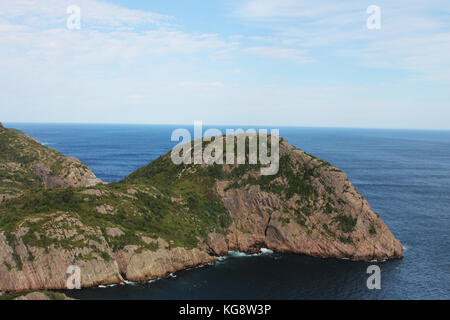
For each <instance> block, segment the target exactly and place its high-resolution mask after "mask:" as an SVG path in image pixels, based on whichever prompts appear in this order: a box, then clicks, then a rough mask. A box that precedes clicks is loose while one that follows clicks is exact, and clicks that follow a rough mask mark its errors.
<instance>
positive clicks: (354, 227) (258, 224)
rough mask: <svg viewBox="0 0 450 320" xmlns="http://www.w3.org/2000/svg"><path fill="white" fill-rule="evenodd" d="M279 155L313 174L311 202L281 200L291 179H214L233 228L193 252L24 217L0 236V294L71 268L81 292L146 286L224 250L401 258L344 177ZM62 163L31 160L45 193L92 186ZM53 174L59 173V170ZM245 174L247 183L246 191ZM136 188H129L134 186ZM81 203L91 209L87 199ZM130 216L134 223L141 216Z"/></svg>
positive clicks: (64, 221)
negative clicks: (272, 188) (54, 166)
mask: <svg viewBox="0 0 450 320" xmlns="http://www.w3.org/2000/svg"><path fill="white" fill-rule="evenodd" d="M26 142H27V143H28V140H26ZM30 143H31V142H30ZM32 143H35V142H32ZM44 151H45V150H44ZM44 151H41V152H40V153H39V154H40V155H42V154H43V152H44ZM280 156H281V157H284V158H283V159H284V160H285V161H288V162H289V163H290V166H291V169H292V172H290V174H292V175H291V177H292V176H294V177H297V176H298V175H296V174H297V173H298V172H309V173H311V174H309V176H308V187H309V188H311V190H315V191H314V192H313V193H312V196H311V195H310V196H304V195H302V194H304V193H302V190H301V188H300V187H299V188H300V189H299V192H297V193H296V192H294V193H292V192H291V193H287V192H286V191H285V190H288V189H289V188H288V187H289V186H290V183H291V184H292V183H293V184H295V183H296V182H298V181H293V180H292V179H291V182H289V181H288V180H289V179H287V178H286V176H283V175H279V176H274V177H273V178H272V180H270V179H271V178H267V179H266V180H264V184H258V183H255V181H259V180H258V179H260V178H261V177H260V176H259V174H258V173H257V172H259V171H258V170H256V171H255V172H256V173H255V172H249V173H246V174H244V175H243V176H242V177H240V178H239V179H240V181H237V182H239V183H237V184H236V181H231V180H227V179H226V178H223V179H220V180H219V179H216V180H215V181H216V182H215V184H214V190H213V191H214V193H215V194H217V195H218V196H219V198H220V199H222V201H223V203H224V205H225V207H226V209H227V210H228V212H229V214H230V217H231V225H230V227H229V228H228V230H226V232H224V234H219V233H215V232H214V233H210V234H209V235H208V237H207V239H204V238H202V239H200V238H199V240H200V242H199V245H198V247H197V248H182V247H174V245H173V244H174V242H173V240H171V239H162V238H158V239H151V238H147V237H143V240H144V241H145V242H146V243H147V244H150V243H153V242H155V244H156V243H157V245H155V246H154V248H155V249H154V250H150V249H145V248H142V247H138V246H136V245H135V244H133V243H130V244H126V245H125V246H124V247H122V248H121V249H114V247H113V246H111V243H110V242H111V239H113V238H114V239H117V238H119V237H121V236H122V235H123V231H121V229H120V227H121V226H120V225H116V227H115V228H113V227H112V226H109V225H107V228H105V232H103V231H102V230H101V228H100V227H92V226H87V225H84V224H83V223H82V221H81V220H79V219H78V218H77V214H76V213H75V214H72V215H71V214H70V213H68V212H52V213H46V214H41V215H39V217H36V216H33V217H28V218H25V219H24V220H23V221H21V223H20V224H18V225H17V226H16V230H15V231H14V232H13V233H12V234H11V233H9V234H7V233H6V232H4V231H1V229H0V291H21V290H36V289H64V288H66V279H67V275H66V270H67V267H68V266H70V265H73V264H76V265H77V266H78V267H80V269H81V285H82V286H83V287H89V286H95V285H99V284H111V283H118V282H121V281H124V279H128V280H131V281H147V280H150V279H155V278H158V277H162V276H165V275H167V274H169V273H171V272H175V271H178V270H182V269H185V268H190V267H194V266H197V265H203V264H209V263H213V262H214V261H216V260H217V257H218V256H222V255H226V254H227V253H228V252H229V251H231V250H233V251H236V250H238V251H242V252H247V253H254V252H257V251H259V250H260V249H261V248H263V247H265V248H268V249H271V250H274V251H278V252H290V253H299V254H307V255H311V256H319V257H333V258H350V259H354V260H384V259H394V258H401V257H403V249H402V246H401V244H400V242H399V241H398V240H397V239H396V238H395V237H394V235H393V234H392V233H391V232H390V231H389V229H388V228H387V226H386V225H385V224H384V222H383V221H382V220H381V219H380V217H379V216H378V215H377V214H376V213H375V212H373V211H372V209H371V208H370V206H369V204H368V203H367V201H366V200H365V199H364V198H363V197H362V196H361V195H360V194H359V193H358V192H357V191H356V189H355V188H354V187H353V185H352V184H351V183H350V181H349V180H348V179H347V176H346V175H345V174H344V173H343V172H341V171H340V170H338V169H337V168H335V167H333V166H332V165H330V164H328V163H325V162H323V161H321V160H320V159H317V158H315V157H312V156H310V155H308V154H306V153H304V152H303V151H301V150H298V149H296V148H294V147H293V146H291V145H289V144H288V143H287V141H286V140H282V141H281V143H280ZM61 161H62V163H66V164H67V166H65V170H66V171H64V173H60V174H57V175H55V174H54V171H55V170H53V171H52V170H51V168H50V167H48V166H47V165H45V164H39V163H36V162H35V163H34V164H33V166H32V167H31V168H32V169H33V170H34V172H35V174H36V175H37V176H39V177H41V179H42V181H43V183H44V186H45V187H55V186H60V187H64V186H75V187H77V186H83V185H84V186H89V185H91V184H96V183H98V181H97V180H95V179H96V178H95V176H94V175H93V174H92V175H91V174H90V170H89V171H86V169H85V168H84V167H83V165H82V164H80V163H78V162H77V161H78V160H76V159H72V158H64V159H62V160H61ZM66 161H67V162H66ZM71 164H73V166H72V165H71ZM4 167H5V168H7V169H8V170H10V171H11V169H9V168H15V169H14V170H18V169H17V168H21V165H18V166H17V168H16V167H15V166H12V165H10V164H9V163H8V164H7V165H5V166H4ZM223 170H225V171H228V172H229V171H230V170H231V168H230V167H229V166H228V165H224V168H223ZM58 171H60V172H63V171H61V169H60V170H58ZM249 177H250V178H251V179H250V181H252V183H250V184H246V183H245V181H246V179H248V178H249ZM273 181H275V182H276V186H277V188H278V189H277V190H278V191H277V192H269V191H267V190H268V189H267V186H268V184H270V183H272V182H273ZM0 182H1V181H0ZM3 183H5V184H6V183H9V182H8V181H3ZM299 185H300V186H302V185H301V184H299ZM139 187H140V186H139V185H137V186H134V188H136V189H139ZM111 190H114V189H107V187H103V188H102V189H101V190H96V189H87V190H82V189H81V191H80V193H81V194H82V196H83V197H96V198H102V197H103V196H106V195H108V194H110V193H113V191H111ZM126 190H127V193H126V194H120V193H116V194H115V195H114V199H115V200H114V201H120V199H121V197H123V199H127V201H135V200H136V197H135V196H134V195H135V194H137V193H138V190H135V189H126ZM280 190H281V191H280ZM8 197H9V195H8ZM168 197H169V198H170V199H171V200H170V201H171V202H174V203H177V204H178V205H180V206H182V205H183V203H184V201H183V199H182V198H178V197H174V196H171V195H169V196H168ZM2 199H3V200H5V201H8V199H10V198H7V197H6V196H3V197H2V195H0V201H2ZM123 199H122V200H123ZM86 201H87V202H89V201H90V200H89V198H86ZM128 203H130V202H128ZM118 204H119V203H118V202H116V205H118ZM187 209H189V208H187ZM96 212H97V213H98V214H99V215H100V216H102V217H103V216H105V217H109V216H111V217H113V218H115V217H116V215H119V214H120V212H118V211H117V210H116V208H115V207H113V206H111V205H107V204H105V205H102V206H99V207H97V208H96ZM0 214H1V212H0ZM136 215H137V216H139V212H136ZM39 220H42V221H44V220H45V221H46V224H45V225H46V227H47V228H46V230H45V231H43V230H40V229H39V230H36V229H35V230H34V231H31V230H30V227H29V226H30V225H32V224H33V223H34V222H36V221H39ZM0 227H1V226H0ZM30 232H32V233H34V235H33V237H34V238H35V240H34V241H35V243H36V241H39V237H40V235H39V232H45V233H46V236H47V237H49V238H51V239H52V243H51V244H49V245H48V246H47V247H42V246H37V245H36V246H34V245H32V244H31V245H25V243H24V241H23V240H24V239H25V237H27V238H28V241H29V239H30V237H31V235H30ZM11 237H13V238H14V239H11ZM69 238H71V239H75V240H76V244H77V245H76V246H74V247H72V246H70V247H67V244H66V245H65V246H64V243H65V242H64V240H67V239H69ZM108 238H109V240H108ZM32 239H33V238H32Z"/></svg>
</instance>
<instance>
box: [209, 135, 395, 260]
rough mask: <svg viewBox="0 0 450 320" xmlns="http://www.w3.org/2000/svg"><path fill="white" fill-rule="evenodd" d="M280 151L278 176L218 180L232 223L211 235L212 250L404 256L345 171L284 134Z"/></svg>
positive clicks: (358, 257)
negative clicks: (290, 141) (227, 229)
mask: <svg viewBox="0 0 450 320" xmlns="http://www.w3.org/2000/svg"><path fill="white" fill-rule="evenodd" d="M280 157H281V158H280V159H281V161H280V170H279V173H278V174H277V175H276V176H274V177H270V178H267V177H263V176H261V175H260V174H259V172H258V170H249V171H247V172H244V173H243V174H241V175H239V176H237V177H234V178H233V179H232V180H228V181H227V180H225V181H217V183H216V185H215V188H216V192H217V193H218V194H219V195H220V197H221V199H223V201H224V203H225V205H226V207H227V209H228V211H229V212H230V215H231V218H232V221H233V223H232V225H231V226H230V233H229V234H228V235H226V236H218V235H212V236H211V237H210V241H209V245H210V248H211V250H212V252H214V253H216V254H219V255H220V254H224V253H225V252H227V251H228V250H240V251H247V252H248V251H250V252H251V251H257V250H259V249H260V248H261V247H266V248H269V249H272V250H276V251H278V252H293V253H302V254H307V255H312V256H320V257H336V258H344V257H347V258H351V259H354V260H383V259H392V258H401V257H402V255H403V250H402V246H401V244H400V242H399V241H398V240H397V239H396V238H395V237H394V235H393V234H392V233H391V232H390V231H389V229H388V228H387V226H386V225H385V224H384V222H383V221H382V220H381V219H380V217H379V216H378V215H377V214H376V213H374V212H373V211H372V210H371V208H370V205H369V204H368V202H367V201H366V200H365V199H364V198H363V197H362V196H361V195H360V194H359V193H358V192H357V191H356V189H355V188H354V187H353V185H352V184H351V183H350V181H349V180H348V178H347V176H346V175H345V174H344V173H343V172H342V171H340V170H339V169H337V168H335V167H333V166H332V165H330V164H329V163H326V162H324V161H322V160H320V159H317V158H315V157H313V156H310V155H308V154H306V153H305V152H302V151H300V150H298V149H295V148H294V147H292V146H291V145H289V144H288V143H287V141H286V140H283V141H282V142H281V145H280ZM231 170H232V169H231ZM295 181H297V182H295ZM296 183H297V185H296Z"/></svg>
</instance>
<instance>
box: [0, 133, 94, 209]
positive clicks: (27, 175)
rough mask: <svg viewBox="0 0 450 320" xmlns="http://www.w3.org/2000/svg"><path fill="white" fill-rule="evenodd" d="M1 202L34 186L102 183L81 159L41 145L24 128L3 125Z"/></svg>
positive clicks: (0, 159)
mask: <svg viewBox="0 0 450 320" xmlns="http://www.w3.org/2000/svg"><path fill="white" fill-rule="evenodd" d="M0 151H1V152H0V203H1V202H3V201H5V200H7V199H10V198H14V197H19V196H21V195H22V194H23V192H24V191H26V190H29V189H33V188H42V187H44V188H55V187H89V186H94V185H97V184H100V183H102V181H101V180H100V179H98V178H97V177H96V176H95V175H94V173H93V172H92V171H91V170H90V169H89V168H88V167H87V166H86V165H84V164H83V163H82V162H81V161H79V160H78V159H75V158H70V157H65V156H63V155H62V154H60V153H59V152H58V151H56V150H54V149H51V148H48V147H46V146H43V145H41V144H40V143H39V142H37V141H36V140H35V139H34V138H32V137H29V136H27V135H26V134H24V133H23V132H21V131H18V130H15V129H7V128H4V127H0Z"/></svg>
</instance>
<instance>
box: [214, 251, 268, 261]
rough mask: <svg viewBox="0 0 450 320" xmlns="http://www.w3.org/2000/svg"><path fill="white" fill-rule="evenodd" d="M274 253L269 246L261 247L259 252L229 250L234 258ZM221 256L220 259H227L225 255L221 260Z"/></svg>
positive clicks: (229, 253)
mask: <svg viewBox="0 0 450 320" xmlns="http://www.w3.org/2000/svg"><path fill="white" fill-rule="evenodd" d="M271 254H273V251H272V250H270V249H267V248H261V250H260V251H259V252H257V253H250V254H248V253H245V252H241V251H228V256H229V257H233V258H246V257H257V256H261V255H271ZM220 258H221V257H219V261H223V260H225V259H226V257H223V259H222V260H220Z"/></svg>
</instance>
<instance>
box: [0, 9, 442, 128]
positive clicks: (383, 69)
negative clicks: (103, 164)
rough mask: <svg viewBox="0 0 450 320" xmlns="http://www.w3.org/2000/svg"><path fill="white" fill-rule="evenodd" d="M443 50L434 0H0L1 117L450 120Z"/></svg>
mask: <svg viewBox="0 0 450 320" xmlns="http://www.w3.org/2000/svg"><path fill="white" fill-rule="evenodd" d="M69 5H77V6H78V7H79V8H80V9H81V28H80V29H79V30H69V29H68V28H67V27H66V22H67V19H68V17H69V14H67V12H66V10H67V7H68V6H69ZM370 5H377V6H379V7H380V9H381V29H380V30H369V29H368V28H367V26H366V20H367V18H368V17H369V14H367V13H366V9H367V7H368V6H370ZM449 52H450V3H449V2H448V1H443V0H430V1H417V0H408V1H407V0H397V1H386V0H382V1H372V0H370V1H356V0H354V1H348V0H343V1H330V0H323V1H320V2H317V1H302V0H276V1H275V0H240V1H237V0H236V1H235V0H223V1H200V0H194V1H192V0H191V1H185V0H177V1H176V0H167V1H119V0H111V1H96V0H71V1H66V0H40V1H34V0H15V1H8V0H0V121H3V122H91V123H92V122H94V123H156V124H174V123H176V124H179V123H184V124H192V123H193V121H194V120H202V121H203V122H204V123H205V124H206V125H214V124H218V125H227V124H232V125H258V126H264V125H266V126H269V125H271V126H284V125H289V126H327V127H372V128H429V129H450V121H449V119H450V90H449V87H450V54H449Z"/></svg>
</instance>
